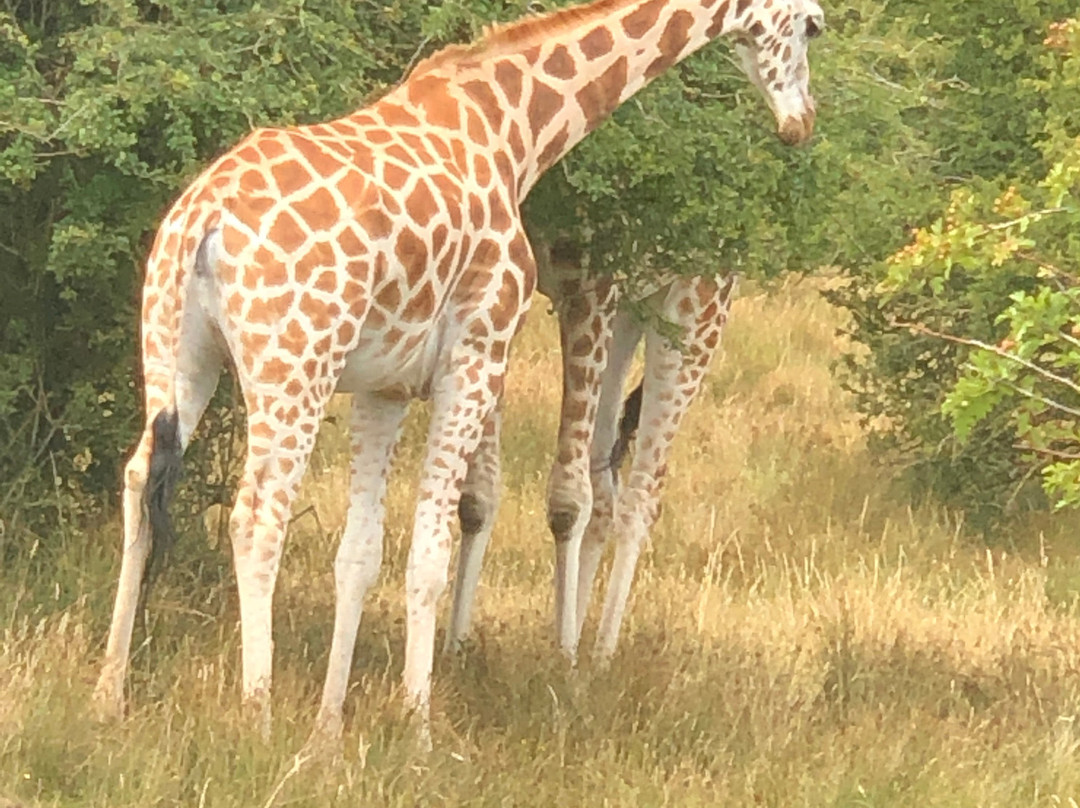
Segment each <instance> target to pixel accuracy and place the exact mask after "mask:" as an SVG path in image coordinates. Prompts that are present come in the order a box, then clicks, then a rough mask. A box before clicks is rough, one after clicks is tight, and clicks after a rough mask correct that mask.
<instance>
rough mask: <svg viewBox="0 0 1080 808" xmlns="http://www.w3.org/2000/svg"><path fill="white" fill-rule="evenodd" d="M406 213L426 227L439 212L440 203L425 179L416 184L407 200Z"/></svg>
mask: <svg viewBox="0 0 1080 808" xmlns="http://www.w3.org/2000/svg"><path fill="white" fill-rule="evenodd" d="M405 212H406V213H408V214H409V216H410V217H411V218H412V220H413V221H414V222H416V223H417V224H418V225H420V226H421V227H426V226H427V224H428V222H430V221H431V219H432V217H434V216H435V214H436V213H438V212H439V203H438V202H437V201H436V200H435V195H434V194H432V193H431V188H430V187H428V184H427V182H425V181H424V180H423V179H421V180H419V181H418V182H417V183H416V187H415V188H413V190H412V193H411V194H409V197H408V199H406V200H405Z"/></svg>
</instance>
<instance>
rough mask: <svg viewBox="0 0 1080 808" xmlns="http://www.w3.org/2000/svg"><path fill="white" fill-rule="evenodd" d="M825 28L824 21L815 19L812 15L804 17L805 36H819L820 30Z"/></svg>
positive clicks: (811, 37) (809, 37)
mask: <svg viewBox="0 0 1080 808" xmlns="http://www.w3.org/2000/svg"><path fill="white" fill-rule="evenodd" d="M824 30H825V23H824V22H823V21H821V20H815V19H814V18H813V17H807V18H806V38H807V39H814V38H815V37H819V36H821V33H822V31H824Z"/></svg>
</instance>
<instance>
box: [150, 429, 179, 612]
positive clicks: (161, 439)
mask: <svg viewBox="0 0 1080 808" xmlns="http://www.w3.org/2000/svg"><path fill="white" fill-rule="evenodd" d="M153 435H154V445H153V449H152V450H151V452H150V469H149V473H148V475H147V480H146V489H145V494H144V495H143V496H144V498H145V499H144V501H145V505H146V511H147V516H148V517H149V521H150V558H149V560H148V561H147V564H146V567H145V568H144V570H143V579H142V586H143V599H144V600H145V598H146V596H147V595H148V594H149V590H150V586H151V584H152V583H153V581H154V577H155V576H156V575H157V573H158V572H159V571H160V569H161V567H162V565H163V564H164V563H165V558H166V556H167V555H168V553H169V551H170V550H171V549H172V548H173V545H174V544H176V531H175V530H174V529H173V526H172V520H171V519H169V502H170V501H171V500H172V497H173V493H174V492H175V491H176V484H177V482H178V481H179V480H180V466H181V460H182V458H183V448H182V447H181V443H180V415H179V413H178V412H177V410H175V409H165V410H162V411H161V412H159V413H158V414H157V417H156V418H155V419H154V424H153Z"/></svg>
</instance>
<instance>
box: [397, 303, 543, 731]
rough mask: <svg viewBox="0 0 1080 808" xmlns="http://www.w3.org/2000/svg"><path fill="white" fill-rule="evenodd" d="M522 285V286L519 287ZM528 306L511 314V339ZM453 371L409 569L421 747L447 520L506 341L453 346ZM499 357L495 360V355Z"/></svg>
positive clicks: (411, 690)
mask: <svg viewBox="0 0 1080 808" xmlns="http://www.w3.org/2000/svg"><path fill="white" fill-rule="evenodd" d="M514 287H515V288H516V287H517V284H516V283H515V284H514ZM527 308H528V300H527V299H526V300H525V301H523V305H522V306H521V307H520V309H519V310H518V311H517V313H516V316H511V317H509V318H508V320H509V323H508V331H507V340H508V339H509V335H510V334H513V333H514V332H515V331H516V330H517V328H516V326H517V323H518V321H519V320H520V318H521V317H522V316H523V315H524V313H525V311H526V310H527ZM452 350H453V355H452V358H451V362H450V366H449V370H448V372H447V373H446V374H445V375H444V376H443V377H442V378H441V379H440V380H439V382H438V384H437V387H436V390H435V392H434V396H433V399H434V400H433V404H434V406H433V409H432V414H431V424H430V427H429V431H428V447H427V453H426V455H425V458H424V471H423V476H422V479H421V483H420V488H419V492H418V502H417V506H416V519H415V522H414V525H413V538H412V546H411V547H410V548H409V560H408V566H407V568H406V571H405V598H406V614H407V620H408V635H407V638H406V645H405V671H404V680H405V699H406V707H407V708H408V709H409V710H411V711H412V712H413V715H414V717H415V718H416V720H417V722H418V730H419V736H420V737H419V740H420V744H421V746H422V747H425V748H430V747H431V725H430V707H431V671H432V664H433V660H434V655H435V618H436V610H437V607H438V599H439V596H440V595H441V594H442V592H443V590H444V589H445V588H446V582H447V578H448V575H449V566H450V542H451V533H450V519H451V516H452V514H453V513H454V512H455V510H456V509H457V507H458V502H459V499H460V490H461V484H462V483H463V482H464V479H465V476H466V474H467V472H468V459H469V458H471V457H472V456H473V454H474V453H475V452H476V449H477V447H478V446H479V445H480V441H481V438H482V435H483V430H484V425H485V423H486V422H487V421H488V419H489V416H490V414H491V412H492V411H493V410H494V408H495V406H496V404H497V397H498V395H499V393H500V392H501V390H502V384H503V378H504V376H505V371H506V342H504V341H500V342H499V343H490V342H489V343H486V344H482V345H477V343H476V341H474V340H466V341H463V343H462V344H459V345H456V346H454V348H453V349H452ZM496 357H498V358H496Z"/></svg>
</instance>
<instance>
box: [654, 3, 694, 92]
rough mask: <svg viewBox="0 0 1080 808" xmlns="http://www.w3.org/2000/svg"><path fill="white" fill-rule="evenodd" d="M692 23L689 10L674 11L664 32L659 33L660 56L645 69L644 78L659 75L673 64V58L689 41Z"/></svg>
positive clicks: (692, 19)
mask: <svg viewBox="0 0 1080 808" xmlns="http://www.w3.org/2000/svg"><path fill="white" fill-rule="evenodd" d="M693 25H694V15H692V14H691V13H690V12H689V11H676V12H675V13H674V14H672V15H671V19H670V20H668V23H667V25H665V26H664V32H663V33H662V34H660V56H658V57H657V58H656V59H654V60H653V62H652V64H650V65H649V66H648V67H647V68H646V69H645V78H646V79H651V78H654V77H656V76H658V75H660V74H661V73H663V72H664V71H665V70H667V69H668V68H669V67H671V65H673V64H675V59H676V58H677V57H678V55H679V53H680V52H681V51H682V49H683V48H685V47H686V43H687V42H689V41H690V29H691V28H692V27H693Z"/></svg>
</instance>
